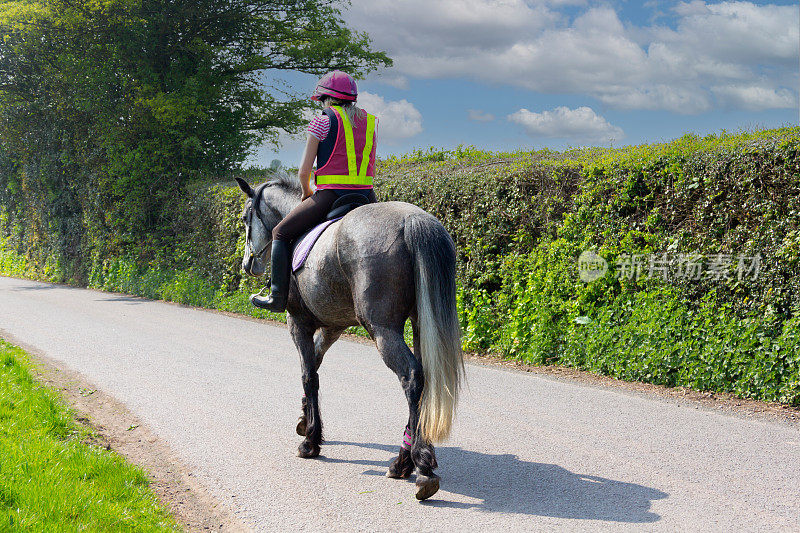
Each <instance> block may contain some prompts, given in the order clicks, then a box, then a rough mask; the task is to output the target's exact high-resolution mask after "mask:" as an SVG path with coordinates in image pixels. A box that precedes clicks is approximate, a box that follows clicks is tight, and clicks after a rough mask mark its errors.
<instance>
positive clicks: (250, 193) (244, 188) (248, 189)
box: [235, 178, 255, 198]
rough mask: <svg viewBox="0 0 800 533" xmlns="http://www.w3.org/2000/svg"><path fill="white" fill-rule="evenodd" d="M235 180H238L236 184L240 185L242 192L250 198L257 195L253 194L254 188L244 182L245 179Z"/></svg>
mask: <svg viewBox="0 0 800 533" xmlns="http://www.w3.org/2000/svg"><path fill="white" fill-rule="evenodd" d="M235 179H236V183H238V184H239V188H240V189H242V192H243V193H245V194H246V195H247V196H249V197H250V198H252V197H253V195H254V194H255V193H254V192H253V188H252V187H250V184H249V183H247V182H246V181H245V180H244V178H235Z"/></svg>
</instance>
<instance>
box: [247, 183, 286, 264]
mask: <svg viewBox="0 0 800 533" xmlns="http://www.w3.org/2000/svg"><path fill="white" fill-rule="evenodd" d="M268 185H269V183H264V184H263V185H261V186H260V187H259V188H258V189H256V193H255V194H254V195H253V201H252V204H251V206H250V208H251V209H252V212H253V213H255V215H256V217H257V218H258V220H259V222H261V225H262V226H264V230H266V231H269V224H268V223H267V221H266V220H265V218H264V214H263V213H262V212H261V209H259V205H260V204H261V200H262V197H263V196H264V189H266V188H267V186H268ZM267 207H268V208H269V209H270V210H271V211H272V212H273V213H274V214H275V215H277V218H278V220H280V219H281V214H280V211H278V210H277V209H275V208H274V207H272V206H271V205H267ZM250 221H251V224H250V225H252V216H251V217H250ZM250 225H248V227H247V241H246V244H247V247H248V248H250V252H251V253H252V254H253V257H261V254H263V253H264V251H266V249H267V247H268V246H269V245H271V244H272V239H267V242H266V244H264V246H262V247H261V249H260V250H259V251H258V253H255V252H253V244H252V239H251V238H250Z"/></svg>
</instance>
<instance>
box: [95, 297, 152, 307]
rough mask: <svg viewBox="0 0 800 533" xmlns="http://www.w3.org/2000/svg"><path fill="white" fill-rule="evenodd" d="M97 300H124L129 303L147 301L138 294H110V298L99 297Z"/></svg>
mask: <svg viewBox="0 0 800 533" xmlns="http://www.w3.org/2000/svg"><path fill="white" fill-rule="evenodd" d="M97 300H98V301H100V302H123V303H126V304H128V305H139V304H142V303H144V302H146V301H147V300H145V299H144V298H139V297H138V296H110V297H108V298H98V299H97Z"/></svg>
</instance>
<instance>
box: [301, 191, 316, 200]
mask: <svg viewBox="0 0 800 533" xmlns="http://www.w3.org/2000/svg"><path fill="white" fill-rule="evenodd" d="M313 194H314V191H303V200H305V199H306V198H311V196H312V195H313Z"/></svg>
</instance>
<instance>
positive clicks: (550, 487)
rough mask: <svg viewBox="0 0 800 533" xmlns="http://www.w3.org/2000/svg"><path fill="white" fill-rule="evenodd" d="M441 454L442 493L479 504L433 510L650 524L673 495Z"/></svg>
mask: <svg viewBox="0 0 800 533" xmlns="http://www.w3.org/2000/svg"><path fill="white" fill-rule="evenodd" d="M327 444H329V445H342V446H359V447H363V448H372V449H378V450H384V451H388V452H392V453H394V452H396V451H397V449H398V447H397V446H388V445H384V444H373V443H358V442H334V441H328V442H327ZM323 450H324V448H323ZM436 455H437V456H438V459H439V464H440V465H442V467H441V468H440V470H441V472H440V475H442V477H443V479H442V490H443V491H447V492H451V493H454V494H461V495H463V496H466V497H468V498H471V499H475V500H479V501H478V502H475V503H463V502H450V501H447V500H442V499H433V500H428V501H427V502H425V505H429V506H432V507H451V508H463V509H478V510H482V511H487V512H502V513H519V514H529V515H538V516H550V517H557V518H573V519H585V520H606V521H611V522H631V523H651V522H656V521H658V520H660V518H661V517H660V516H659V515H657V514H656V513H653V512H651V511H650V503H651V502H652V501H653V500H660V499H663V498H666V497H667V496H668V494H667V493H665V492H662V491H660V490H657V489H654V488H650V487H645V486H643V485H636V484H634V483H625V482H622V481H614V480H612V479H605V478H602V477H597V476H588V475H583V474H576V473H573V472H570V471H569V470H567V469H566V468H562V467H560V466H558V465H552V464H546V463H534V462H529V461H521V460H520V459H518V458H517V456H515V455H512V454H501V455H492V454H486V453H480V452H473V451H470V450H463V449H461V448H455V447H450V446H443V447H439V448H436ZM320 460H322V461H327V462H335V463H353V464H362V465H370V466H375V467H381V468H382V470H373V469H370V470H367V471H365V472H364V474H366V475H381V476H382V475H384V473H385V472H386V470H385V467H387V466H388V463H385V464H384V463H379V462H375V461H366V460H345V459H335V458H330V457H324V458H323V457H320ZM412 479H413V478H412ZM440 495H442V496H443V495H444V494H442V493H440Z"/></svg>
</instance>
